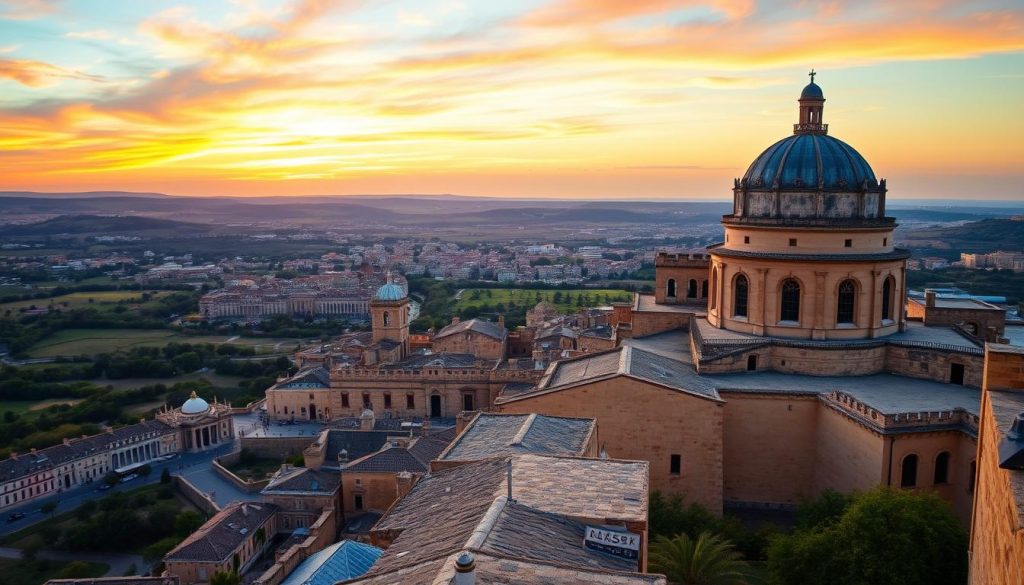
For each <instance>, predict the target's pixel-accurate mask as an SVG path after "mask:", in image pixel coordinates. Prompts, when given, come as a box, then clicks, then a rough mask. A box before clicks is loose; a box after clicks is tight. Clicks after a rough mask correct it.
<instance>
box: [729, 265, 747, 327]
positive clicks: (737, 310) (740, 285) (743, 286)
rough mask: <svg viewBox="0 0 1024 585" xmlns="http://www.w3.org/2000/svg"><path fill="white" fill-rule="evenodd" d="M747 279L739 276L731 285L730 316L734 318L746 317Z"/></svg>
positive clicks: (741, 275)
mask: <svg viewBox="0 0 1024 585" xmlns="http://www.w3.org/2000/svg"><path fill="white" fill-rule="evenodd" d="M748 288H749V287H748V283H747V277H746V276H745V275H743V274H740V275H739V276H737V277H736V282H735V283H734V284H733V285H732V292H733V302H732V314H733V316H734V317H746V316H747V289H748Z"/></svg>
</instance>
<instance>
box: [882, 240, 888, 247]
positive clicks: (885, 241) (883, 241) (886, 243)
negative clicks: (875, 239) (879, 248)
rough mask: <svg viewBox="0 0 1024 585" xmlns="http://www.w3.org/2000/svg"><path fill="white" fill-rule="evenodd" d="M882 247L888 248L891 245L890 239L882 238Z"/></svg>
mask: <svg viewBox="0 0 1024 585" xmlns="http://www.w3.org/2000/svg"><path fill="white" fill-rule="evenodd" d="M882 245H883V246H888V245H889V238H882Z"/></svg>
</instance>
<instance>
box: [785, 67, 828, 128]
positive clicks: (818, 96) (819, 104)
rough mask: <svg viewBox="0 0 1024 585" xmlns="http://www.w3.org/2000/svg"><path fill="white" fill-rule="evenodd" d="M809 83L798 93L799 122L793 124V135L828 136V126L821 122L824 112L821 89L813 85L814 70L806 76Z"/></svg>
mask: <svg viewBox="0 0 1024 585" xmlns="http://www.w3.org/2000/svg"><path fill="white" fill-rule="evenodd" d="M807 75H808V76H810V78H811V82H810V83H808V84H807V86H806V87H804V89H803V91H801V92H800V99H799V100H798V101H799V102H800V121H799V122H797V123H796V124H793V133H794V134H828V124H825V123H824V122H822V114H823V113H824V111H825V94H824V93H823V92H822V91H821V87H820V86H818V84H816V83H814V76H815V75H817V73H815V72H814V69H811V72H810V73H808V74H807Z"/></svg>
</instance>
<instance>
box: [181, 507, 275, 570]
mask: <svg viewBox="0 0 1024 585" xmlns="http://www.w3.org/2000/svg"><path fill="white" fill-rule="evenodd" d="M277 510H278V507H277V506H275V505H274V504H267V503H260V504H253V503H249V502H233V503H231V504H228V506H227V507H226V508H224V509H223V510H221V511H220V512H217V514H215V515H214V516H213V518H210V519H209V520H207V521H206V524H203V525H202V526H200V527H199V530H196V531H195V532H193V533H192V534H191V535H190V536H189V537H188V538H186V539H185V540H183V541H181V543H180V544H178V546H176V547H174V548H173V549H172V550H171V552H169V553H167V555H166V556H164V562H209V563H219V562H222V561H224V560H226V559H227V558H228V557H229V556H231V555H232V554H233V553H234V552H235V550H237V549H238V547H239V546H241V545H242V543H243V542H245V540H246V539H248V538H249V536H250V535H251V534H252V533H253V532H255V531H256V530H258V529H259V528H260V527H261V526H263V524H264V523H266V522H267V521H268V520H269V519H270V517H271V516H273V515H274V514H275V513H276V512H277ZM271 536H273V535H272V534H267V535H266V537H267V538H270V537H271Z"/></svg>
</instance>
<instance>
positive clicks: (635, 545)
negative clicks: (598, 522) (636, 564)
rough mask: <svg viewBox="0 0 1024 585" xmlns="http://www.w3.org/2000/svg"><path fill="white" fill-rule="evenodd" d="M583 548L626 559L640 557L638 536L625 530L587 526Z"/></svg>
mask: <svg viewBox="0 0 1024 585" xmlns="http://www.w3.org/2000/svg"><path fill="white" fill-rule="evenodd" d="M583 546H584V547H586V548H589V549H591V550H599V551H601V552H606V553H608V554H613V555H615V556H619V557H624V558H627V559H635V558H638V557H639V556H640V535H639V534H635V533H633V532H626V531H625V530H615V529H608V528H599V527H597V526H587V528H586V533H585V535H584V536H583Z"/></svg>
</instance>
